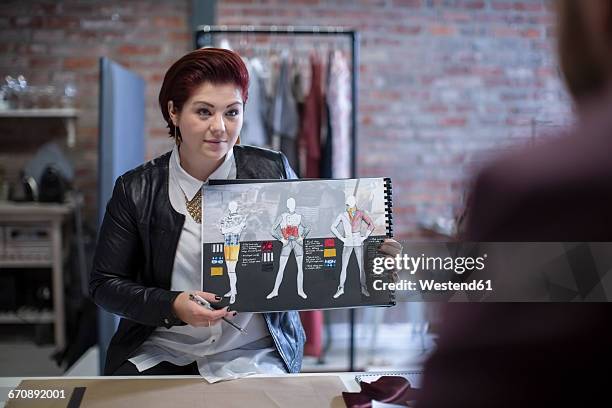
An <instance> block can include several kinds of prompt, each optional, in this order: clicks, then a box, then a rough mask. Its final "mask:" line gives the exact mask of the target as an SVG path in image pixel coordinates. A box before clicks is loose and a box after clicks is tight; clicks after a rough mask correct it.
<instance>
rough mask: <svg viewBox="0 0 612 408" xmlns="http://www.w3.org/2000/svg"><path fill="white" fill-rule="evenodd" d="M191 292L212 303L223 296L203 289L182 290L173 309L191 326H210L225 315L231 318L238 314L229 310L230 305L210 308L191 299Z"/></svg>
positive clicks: (177, 315)
mask: <svg viewBox="0 0 612 408" xmlns="http://www.w3.org/2000/svg"><path fill="white" fill-rule="evenodd" d="M189 293H196V294H198V295H199V296H200V297H202V298H204V299H206V300H207V301H208V302H209V303H211V304H214V303H217V302H219V301H220V300H221V296H217V295H215V294H214V293H208V292H202V291H192V292H182V293H181V294H180V295H178V296H177V297H176V299H174V303H173V304H172V311H173V312H174V314H175V315H176V317H178V318H179V319H181V320H182V321H184V322H185V323H187V324H189V325H191V326H194V327H210V326H213V325H215V324H217V323H218V322H219V321H221V319H222V318H223V317H226V318H231V317H233V316H235V315H236V312H230V311H229V307H225V308H223V309H219V310H208V309H206V308H204V307H202V306H200V305H199V304H197V303H195V302H193V301H191V300H189Z"/></svg>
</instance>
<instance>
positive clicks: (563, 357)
mask: <svg viewBox="0 0 612 408" xmlns="http://www.w3.org/2000/svg"><path fill="white" fill-rule="evenodd" d="M556 8H557V10H556V11H557V16H558V19H559V37H558V40H559V44H558V45H559V57H560V64H561V68H562V71H563V74H564V76H565V80H566V83H567V86H568V88H569V91H570V93H571V95H572V97H573V99H574V102H575V104H576V112H577V115H578V123H577V125H576V128H575V130H574V131H573V133H572V134H570V135H569V136H565V137H563V138H559V139H556V140H551V141H549V142H547V143H544V144H542V145H540V146H537V147H535V148H532V149H529V150H523V151H520V152H515V153H512V154H510V155H507V156H505V157H503V158H501V159H499V160H497V161H496V162H494V163H493V164H491V165H490V166H488V167H487V168H485V169H484V170H483V171H482V172H481V173H480V175H479V176H478V177H477V179H476V182H475V185H474V190H473V191H472V194H471V206H470V208H469V210H468V215H467V221H466V230H465V234H464V236H463V237H462V239H463V240H464V241H474V242H475V241H551V242H561V241H612V157H611V156H612V2H610V1H609V0H588V1H579V0H558V1H557V2H556ZM447 306H448V307H447V308H446V310H445V315H444V324H443V327H442V329H441V333H440V339H439V343H438V348H437V349H436V351H435V352H434V353H433V355H432V356H431V358H430V359H429V360H428V361H427V363H426V365H425V376H424V381H423V389H422V390H421V392H420V393H419V403H418V404H417V407H419V408H427V407H446V406H453V407H470V408H475V407H525V406H553V404H554V405H559V404H563V405H572V406H609V405H610V401H612V396H610V395H608V388H607V387H606V386H604V385H603V382H604V378H607V376H605V375H602V374H600V372H601V371H602V370H606V369H608V368H609V367H610V366H611V365H612V347H611V345H612V325H611V324H610V312H612V307H610V306H609V305H608V304H605V303H599V304H597V303H595V304H585V303H583V304H570V303H548V304H535V303H530V304H521V303H513V304H511V303H497V304H494V303H488V304H484V303H473V304H468V303H464V304H456V303H455V304H452V305H451V304H449V305H447ZM595 402H597V403H595ZM606 402H607V403H606Z"/></svg>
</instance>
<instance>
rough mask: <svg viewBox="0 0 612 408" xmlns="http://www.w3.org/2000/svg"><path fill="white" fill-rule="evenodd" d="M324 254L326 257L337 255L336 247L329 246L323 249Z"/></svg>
mask: <svg viewBox="0 0 612 408" xmlns="http://www.w3.org/2000/svg"><path fill="white" fill-rule="evenodd" d="M323 256H324V257H325V258H330V257H333V256H336V248H327V249H324V250H323Z"/></svg>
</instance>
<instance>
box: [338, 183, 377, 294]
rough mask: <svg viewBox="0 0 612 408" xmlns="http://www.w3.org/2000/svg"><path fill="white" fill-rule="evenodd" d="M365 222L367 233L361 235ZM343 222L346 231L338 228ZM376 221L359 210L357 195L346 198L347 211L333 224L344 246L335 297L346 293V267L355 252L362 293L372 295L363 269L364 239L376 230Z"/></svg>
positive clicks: (339, 215)
mask: <svg viewBox="0 0 612 408" xmlns="http://www.w3.org/2000/svg"><path fill="white" fill-rule="evenodd" d="M362 223H365V224H366V225H367V226H368V228H367V230H366V232H365V235H361V226H362ZM340 224H342V226H343V230H344V232H343V233H341V232H340V231H339V230H338V225H340ZM374 227H375V226H374V222H373V221H372V219H371V218H370V216H369V215H368V214H367V213H366V212H365V211H363V210H359V209H358V208H357V205H356V200H355V196H352V195H351V196H348V197H347V198H346V211H343V212H341V213H340V214H338V216H337V217H336V219H335V220H334V222H333V223H332V225H331V231H332V233H333V234H334V235H335V236H336V237H338V239H339V240H340V241H342V242H343V244H344V247H343V248H342V272H340V284H339V285H338V290H337V291H336V293H335V294H334V299H337V298H338V297H340V296H342V295H343V294H344V282H345V281H346V268H347V267H348V264H349V261H350V259H351V255H352V254H353V252H354V253H355V256H356V257H357V265H358V266H359V280H360V282H361V293H363V294H364V295H365V296H370V292H368V288H367V285H366V276H365V270H364V269H363V247H362V244H363V241H365V240H366V239H367V238H368V237H369V236H370V234H371V233H372V231H374Z"/></svg>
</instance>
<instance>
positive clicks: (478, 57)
mask: <svg viewBox="0 0 612 408" xmlns="http://www.w3.org/2000/svg"><path fill="white" fill-rule="evenodd" d="M546 3H548V2H547V1H544V0H523V1H514V0H506V1H502V0H360V1H318V0H294V1H266V0H260V1H254V0H253V1H248V0H242V1H240V0H228V1H223V2H221V4H220V5H219V8H218V23H219V24H254V25H272V24H277V25H291V24H295V25H333V26H344V27H350V28H355V29H357V30H359V31H360V32H361V65H360V71H361V79H360V83H359V100H360V103H359V122H360V131H359V136H358V151H359V153H358V174H359V175H360V176H391V177H392V178H393V182H394V190H393V193H394V213H395V217H396V223H395V224H396V227H397V229H396V232H397V233H398V234H397V235H398V236H400V237H403V238H419V237H423V236H424V235H423V232H422V231H420V230H419V228H418V225H419V223H420V222H421V221H422V220H425V219H431V218H433V217H436V216H438V215H441V216H444V217H452V215H453V214H454V213H455V212H456V209H457V208H459V207H460V205H461V199H462V194H463V191H464V189H465V180H466V175H467V174H469V173H470V169H471V168H473V167H474V164H475V163H478V161H479V159H478V156H479V155H478V153H479V152H483V151H491V150H494V151H495V150H497V149H499V148H500V147H502V146H505V145H508V144H512V143H517V142H524V137H530V136H531V133H532V121H533V120H535V121H536V123H538V125H537V126H536V133H538V134H540V133H542V129H543V128H544V127H548V126H549V125H556V124H560V123H567V122H568V121H569V120H570V118H571V113H570V108H569V103H568V100H567V96H566V93H565V92H564V90H563V87H562V84H561V82H560V80H559V78H558V76H557V73H556V72H557V70H556V62H555V57H554V54H555V49H554V44H552V37H553V36H554V30H553V29H552V25H553V24H554V20H553V18H554V16H553V14H552V12H551V10H549V9H547V7H546V6H545V5H546ZM305 41H308V40H305ZM235 42H238V43H239V40H237V41H235ZM300 43H301V41H300ZM347 49H348V48H347ZM540 122H550V124H543V125H540V124H539V123H540Z"/></svg>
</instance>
